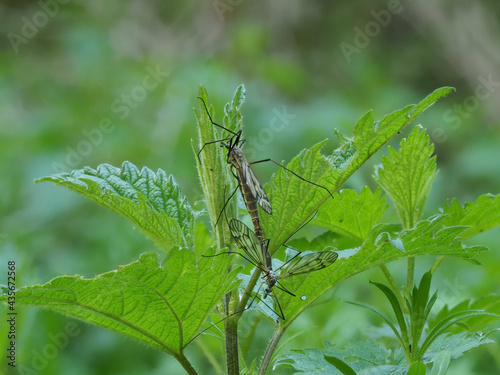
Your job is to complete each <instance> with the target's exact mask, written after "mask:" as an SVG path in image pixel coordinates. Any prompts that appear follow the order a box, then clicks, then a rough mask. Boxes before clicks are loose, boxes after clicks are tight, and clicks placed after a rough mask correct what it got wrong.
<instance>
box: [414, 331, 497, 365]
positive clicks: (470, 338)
mask: <svg viewBox="0 0 500 375" xmlns="http://www.w3.org/2000/svg"><path fill="white" fill-rule="evenodd" d="M493 332H496V330H493V331H490V332H488V333H486V334H481V333H474V332H472V333H471V332H461V333H458V334H456V335H452V334H449V333H444V334H442V335H440V336H438V337H437V338H436V340H435V341H434V342H433V343H432V344H431V345H430V346H429V348H428V349H427V351H426V353H425V355H424V357H423V359H422V360H423V362H424V363H429V362H434V361H435V360H436V358H437V357H438V356H439V355H440V353H442V352H449V353H450V356H451V358H458V357H461V356H462V355H463V354H464V353H465V352H466V351H468V350H471V349H474V348H477V347H478V346H481V345H485V344H489V343H494V342H495V341H494V340H491V339H489V338H488V336H489V335H490V334H491V333H493Z"/></svg>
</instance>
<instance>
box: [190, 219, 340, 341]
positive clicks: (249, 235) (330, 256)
mask: <svg viewBox="0 0 500 375" xmlns="http://www.w3.org/2000/svg"><path fill="white" fill-rule="evenodd" d="M228 226H229V229H230V231H231V234H232V236H233V238H234V239H235V241H236V243H237V244H238V245H239V246H240V247H241V248H242V249H243V250H244V251H245V253H246V256H245V255H242V254H239V253H234V252H227V253H219V254H215V255H213V256H219V255H222V254H239V255H241V256H243V257H244V258H245V259H246V260H248V261H249V262H250V263H252V264H254V265H255V266H256V267H257V268H258V269H259V270H260V271H261V273H262V279H263V280H264V281H263V282H262V283H261V284H260V286H259V288H258V289H257V292H256V293H255V295H254V297H253V298H252V300H251V301H250V303H249V304H248V305H247V307H245V308H244V309H243V310H240V311H236V312H233V313H232V314H230V315H228V316H226V317H224V318H223V319H222V320H220V321H218V322H217V323H215V324H219V323H221V322H223V321H224V320H226V319H227V318H229V317H231V316H233V315H237V314H240V313H242V312H244V311H246V310H248V309H250V307H251V306H252V304H253V302H254V301H255V299H257V298H258V299H259V300H261V301H262V302H263V303H264V304H265V305H266V306H267V304H266V303H265V302H264V300H265V299H266V298H267V296H268V295H271V297H272V299H273V302H274V303H275V304H276V306H278V309H279V313H278V312H277V311H276V309H272V308H270V307H269V306H267V307H269V308H270V309H271V310H272V311H273V312H274V313H275V314H276V315H277V316H278V317H279V318H281V319H283V320H285V315H284V313H283V310H282V308H281V305H280V304H279V301H278V298H277V297H276V295H275V293H274V290H273V287H275V286H276V287H277V288H278V289H280V290H283V291H284V292H286V293H288V294H290V295H291V296H293V297H295V294H293V293H292V292H290V291H289V290H288V289H286V288H285V287H284V286H283V285H281V284H280V282H279V280H281V279H283V278H286V277H289V276H294V275H300V274H303V273H308V272H313V271H318V270H320V269H323V268H326V267H328V266H330V265H331V264H332V263H333V262H335V261H336V260H337V258H338V254H337V253H336V252H334V251H322V252H316V253H313V254H306V255H304V256H302V257H299V255H300V254H301V252H298V253H297V255H295V256H294V257H293V258H292V259H290V260H289V261H288V262H286V263H285V264H283V265H282V266H281V267H280V268H278V269H277V270H273V268H272V264H271V262H268V261H267V259H268V256H269V252H268V250H267V243H266V241H264V242H262V241H260V240H259V239H258V238H257V236H256V234H255V233H254V232H252V231H251V230H250V228H248V227H247V226H246V225H245V224H243V223H242V222H241V221H239V220H236V219H231V221H230V222H229V223H228ZM247 256H248V258H247ZM269 258H270V257H269ZM287 264H289V266H288V267H287V268H286V269H285V270H284V271H283V272H282V273H281V274H278V272H279V271H281V269H282V268H283V267H285V266H286V265H287ZM264 283H266V284H267V287H266V289H265V291H264V294H263V297H262V298H259V297H258V294H259V291H260V289H261V288H262V285H263V284H264ZM305 299H306V297H305V296H302V297H301V300H303V301H304V300H305ZM212 327H213V326H211V327H208V328H206V329H204V330H203V331H201V332H200V333H198V334H197V335H196V336H194V337H193V338H192V339H191V340H189V342H188V343H187V344H185V345H184V347H183V349H184V348H185V347H187V346H188V345H189V344H190V343H191V342H193V341H194V340H195V339H196V338H197V337H198V336H199V335H201V334H202V333H203V332H205V331H207V330H208V329H210V328H212Z"/></svg>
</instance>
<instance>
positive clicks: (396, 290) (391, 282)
mask: <svg viewBox="0 0 500 375" xmlns="http://www.w3.org/2000/svg"><path fill="white" fill-rule="evenodd" d="M380 269H381V270H382V272H383V273H384V275H385V277H386V279H387V281H388V282H389V285H390V286H391V288H392V291H393V292H394V294H395V295H396V298H397V299H398V302H399V306H401V308H402V309H403V313H405V314H409V311H408V306H406V303H405V301H404V298H403V295H402V294H401V290H400V289H399V288H398V286H397V284H396V281H395V280H394V278H393V277H392V275H391V273H390V272H389V269H388V268H387V267H386V266H385V264H382V265H380Z"/></svg>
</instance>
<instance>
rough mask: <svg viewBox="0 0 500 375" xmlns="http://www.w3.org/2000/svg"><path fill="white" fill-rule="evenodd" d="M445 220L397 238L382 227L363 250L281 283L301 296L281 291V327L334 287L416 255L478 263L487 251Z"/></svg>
mask: <svg viewBox="0 0 500 375" xmlns="http://www.w3.org/2000/svg"><path fill="white" fill-rule="evenodd" d="M445 218H446V215H436V216H434V217H433V218H431V219H430V220H422V221H420V222H418V223H417V224H416V225H415V226H414V228H411V229H407V230H403V231H402V232H401V233H400V234H399V236H398V237H397V238H394V239H393V238H391V236H390V234H389V233H387V232H382V233H380V228H383V227H384V225H383V224H379V225H377V226H375V227H374V228H373V230H372V231H371V232H370V233H369V235H368V237H367V238H366V240H365V241H364V242H363V244H362V245H361V246H360V247H358V248H355V249H349V250H343V251H337V252H338V254H339V259H338V260H337V261H336V262H335V263H333V264H332V265H331V266H329V267H327V268H325V269H322V270H319V271H315V272H311V273H308V274H304V275H298V276H294V277H288V278H285V279H283V280H281V281H280V283H281V284H282V285H283V286H284V287H285V288H287V289H288V290H290V291H291V292H292V293H294V294H295V295H296V296H297V297H293V296H290V295H289V294H287V293H283V292H281V291H279V290H278V291H277V295H278V299H279V301H280V304H281V307H282V308H283V311H284V313H285V316H286V320H285V321H281V322H280V325H281V327H284V328H286V327H288V326H289V325H290V324H291V323H292V322H293V320H294V319H295V318H296V317H297V316H298V315H299V314H300V313H301V312H302V311H303V310H305V309H306V308H307V307H308V306H309V305H310V304H312V303H313V302H314V301H315V300H316V299H317V298H318V297H319V296H321V295H322V294H323V293H325V292H326V291H327V290H329V289H330V288H332V287H334V286H335V285H337V284H338V283H340V282H341V281H343V280H345V279H347V278H349V277H351V276H353V275H355V274H357V273H361V272H363V271H365V270H367V269H370V268H372V267H376V266H379V265H380V264H385V263H388V262H392V261H394V260H397V259H400V258H403V257H410V256H416V255H450V256H456V257H459V258H463V259H465V260H468V261H470V262H473V263H478V262H477V261H476V260H475V259H474V258H473V257H474V256H475V255H476V254H478V253H479V252H482V251H485V250H487V248H486V247H484V246H466V245H465V244H464V243H463V242H462V241H461V239H460V237H459V236H460V234H461V233H462V232H463V231H464V230H465V229H466V227H463V226H455V227H443V225H442V223H443V220H444V219H445ZM325 250H326V249H325ZM328 250H331V249H328ZM301 296H306V299H305V300H302V299H301V298H299V297H301Z"/></svg>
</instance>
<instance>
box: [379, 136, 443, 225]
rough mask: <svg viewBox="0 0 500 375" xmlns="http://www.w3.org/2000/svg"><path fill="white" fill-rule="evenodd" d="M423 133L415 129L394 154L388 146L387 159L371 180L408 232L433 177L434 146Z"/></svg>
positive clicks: (434, 171)
mask: <svg viewBox="0 0 500 375" xmlns="http://www.w3.org/2000/svg"><path fill="white" fill-rule="evenodd" d="M429 139H430V138H429V136H426V135H425V131H424V130H422V131H419V127H415V129H413V131H412V132H411V134H410V136H409V137H408V139H407V140H405V139H403V140H402V141H401V148H400V150H399V151H398V152H397V151H396V150H395V149H394V148H393V147H391V146H389V154H390V157H388V156H383V157H382V165H383V166H382V167H378V168H377V169H376V170H375V176H374V178H375V180H376V181H377V182H378V183H379V185H380V186H382V188H383V189H384V190H385V191H386V192H387V194H388V195H389V196H390V197H391V198H392V200H393V201H394V203H395V204H396V208H397V210H398V213H399V216H400V218H401V222H402V223H403V227H405V228H411V227H413V225H414V224H415V223H416V222H417V221H418V220H420V218H421V217H422V214H423V210H424V205H425V201H426V200H427V196H428V195H429V192H430V189H431V185H432V181H433V180H434V177H436V174H437V172H436V157H432V158H431V155H432V152H433V150H434V146H433V145H430V144H429Z"/></svg>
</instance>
